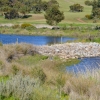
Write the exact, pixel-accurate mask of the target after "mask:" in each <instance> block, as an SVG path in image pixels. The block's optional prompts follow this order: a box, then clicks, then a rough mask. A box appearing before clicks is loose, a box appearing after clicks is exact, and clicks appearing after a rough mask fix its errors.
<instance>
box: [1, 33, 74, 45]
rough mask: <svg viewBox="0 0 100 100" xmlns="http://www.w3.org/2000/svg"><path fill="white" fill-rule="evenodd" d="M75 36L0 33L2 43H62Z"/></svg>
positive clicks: (71, 39)
mask: <svg viewBox="0 0 100 100" xmlns="http://www.w3.org/2000/svg"><path fill="white" fill-rule="evenodd" d="M73 40H75V38H69V37H56V36H29V35H9V34H0V41H1V42H2V43H3V44H10V43H16V42H17V41H18V43H21V42H24V43H30V44H34V45H47V44H54V43H61V42H62V43H64V42H67V41H73Z"/></svg>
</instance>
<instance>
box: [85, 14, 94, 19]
mask: <svg viewBox="0 0 100 100" xmlns="http://www.w3.org/2000/svg"><path fill="white" fill-rule="evenodd" d="M85 17H86V18H87V19H93V16H92V15H85Z"/></svg>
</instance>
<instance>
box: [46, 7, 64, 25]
mask: <svg viewBox="0 0 100 100" xmlns="http://www.w3.org/2000/svg"><path fill="white" fill-rule="evenodd" d="M45 19H46V20H47V23H48V24H50V25H57V23H59V22H61V21H62V20H63V19H64V14H63V12H61V11H60V10H59V9H58V7H57V6H53V7H51V8H50V9H48V10H47V11H46V14H45Z"/></svg>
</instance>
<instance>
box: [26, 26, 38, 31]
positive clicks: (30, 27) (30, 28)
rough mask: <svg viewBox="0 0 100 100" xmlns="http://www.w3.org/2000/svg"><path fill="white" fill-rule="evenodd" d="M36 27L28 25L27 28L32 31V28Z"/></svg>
mask: <svg viewBox="0 0 100 100" xmlns="http://www.w3.org/2000/svg"><path fill="white" fill-rule="evenodd" d="M35 28H36V27H34V26H28V27H26V30H28V31H32V30H34V29H35Z"/></svg>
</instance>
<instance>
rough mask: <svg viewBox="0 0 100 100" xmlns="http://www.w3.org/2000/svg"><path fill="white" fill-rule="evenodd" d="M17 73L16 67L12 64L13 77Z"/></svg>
mask: <svg viewBox="0 0 100 100" xmlns="http://www.w3.org/2000/svg"><path fill="white" fill-rule="evenodd" d="M18 72H19V69H18V66H17V65H15V64H13V65H12V73H13V74H14V75H16V74H17V73H18Z"/></svg>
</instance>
